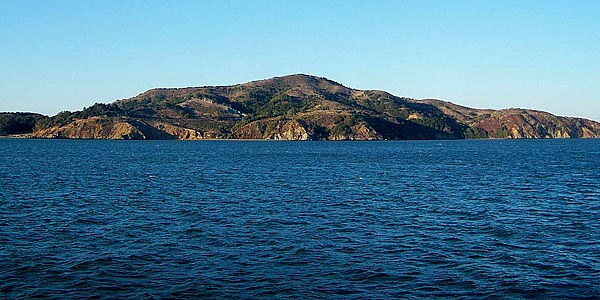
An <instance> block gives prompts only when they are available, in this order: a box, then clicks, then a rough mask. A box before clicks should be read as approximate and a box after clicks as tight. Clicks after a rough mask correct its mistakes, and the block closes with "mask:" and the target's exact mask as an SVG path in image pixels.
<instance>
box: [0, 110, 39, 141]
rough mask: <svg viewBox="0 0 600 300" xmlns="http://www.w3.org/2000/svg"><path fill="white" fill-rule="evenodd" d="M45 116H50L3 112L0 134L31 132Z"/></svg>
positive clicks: (0, 116) (0, 114)
mask: <svg viewBox="0 0 600 300" xmlns="http://www.w3.org/2000/svg"><path fill="white" fill-rule="evenodd" d="M45 118H48V117H46V116H43V115H40V114H35V113H23V112H15V113H9V112H2V113H0V136H3V135H19V134H30V133H32V132H33V128H34V127H35V124H36V123H37V122H38V121H40V120H42V119H45Z"/></svg>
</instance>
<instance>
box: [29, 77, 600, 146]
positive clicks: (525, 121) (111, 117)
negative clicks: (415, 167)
mask: <svg viewBox="0 0 600 300" xmlns="http://www.w3.org/2000/svg"><path fill="white" fill-rule="evenodd" d="M33 136H34V137H37V138H82V139H282V140H382V139H390V140H391V139H464V138H578V137H584V138H591V137H600V124H599V123H597V122H594V121H590V120H585V119H577V118H568V117H558V116H554V115H552V114H549V113H545V112H539V111H533V110H520V109H509V110H499V111H495V110H479V109H472V108H467V107H462V106H458V105H455V104H452V103H449V102H443V101H439V100H414V99H409V98H401V97H397V96H394V95H391V94H389V93H387V92H384V91H377V90H356V89H351V88H348V87H345V86H343V85H341V84H339V83H337V82H335V81H331V80H329V79H326V78H322V77H315V76H309V75H290V76H284V77H275V78H271V79H266V80H259V81H253V82H248V83H244V84H238V85H232V86H207V87H191V88H174V89H152V90H149V91H147V92H144V93H142V94H140V95H138V96H135V97H133V98H129V99H123V100H118V101H116V102H113V103H111V104H95V105H93V106H91V107H88V108H85V109H84V110H82V111H77V112H63V113H60V114H58V115H56V116H54V117H52V118H49V119H42V120H40V121H39V122H37V124H36V128H35V131H34V133H33Z"/></svg>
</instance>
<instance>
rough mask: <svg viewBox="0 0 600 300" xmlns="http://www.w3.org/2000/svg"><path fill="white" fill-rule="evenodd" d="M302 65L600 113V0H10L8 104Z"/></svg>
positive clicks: (408, 91)
mask: <svg viewBox="0 0 600 300" xmlns="http://www.w3.org/2000/svg"><path fill="white" fill-rule="evenodd" d="M292 73H307V74H313V75H320V76H325V77H328V78H330V79H333V80H336V81H338V82H341V83H343V84H345V85H347V86H350V87H354V88H360V89H382V90H386V91H389V92H392V93H393V94H395V95H398V96H407V97H413V98H438V99H444V100H449V101H452V102H455V103H458V104H463V105H467V106H472V107H480V108H508V107H523V108H536V109H542V110H547V111H550V112H552V113H555V114H559V115H573V116H581V117H587V118H592V119H595V120H600V1H583V0H581V1H554V0H552V1H524V0H520V1H507V0H500V1H483V0H478V1H460V0H453V1H442V0H439V1H427V0H416V1H401V0H393V1H376V0H374V1H349V0H344V1H325V0H321V1H306V0H302V1H300V0H298V1H284V0H279V1H275V0H273V1H258V0H253V1H224V0H220V1H131V0H119V1H109V0H103V1H37V0H36V1H24V0H19V1H7V0H4V1H2V2H0V89H1V91H0V111H35V112H41V113H46V114H55V113H57V112H59V111H61V110H77V109H81V108H82V107H83V106H88V105H91V104H92V103H94V102H111V101H113V100H115V99H120V98H128V97H131V96H134V95H137V94H138V93H140V92H143V91H145V90H148V89H150V88H154V87H183V86H202V85H225V84H234V83H241V82H246V81H250V80H255V79H262V78H268V77H272V76H278V75H285V74H292Z"/></svg>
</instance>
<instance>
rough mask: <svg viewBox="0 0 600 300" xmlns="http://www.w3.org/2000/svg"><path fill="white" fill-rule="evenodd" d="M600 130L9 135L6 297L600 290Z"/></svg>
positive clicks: (496, 294)
mask: <svg viewBox="0 0 600 300" xmlns="http://www.w3.org/2000/svg"><path fill="white" fill-rule="evenodd" d="M599 222H600V140H558V141H504V140H502V141H500V140H498V141H421V142H413V141H402V142H249V141H243V142H242V141H224V142H182V141H155V142H152V141H143V142H136V141H63V140H52V141H46V140H12V139H4V140H0V298H19V297H23V298H30V297H39V296H42V297H44V296H52V295H54V296H56V297H57V298H61V299H62V298H80V297H102V298H114V297H121V298H122V297H130V298H152V297H155V298H190V297H194V298H198V297H208V298H237V297H242V298H259V297H267V298H271V297H277V298H286V297H290V298H391V297H401V298H404V297H408V298H413V297H425V298H429V297H433V296H447V297H461V296H464V297H468V298H478V299H479V298H485V297H491V298H514V297H516V298H522V297H537V298H549V297H556V298H566V297H568V298H577V297H589V298H595V297H600V224H599Z"/></svg>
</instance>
